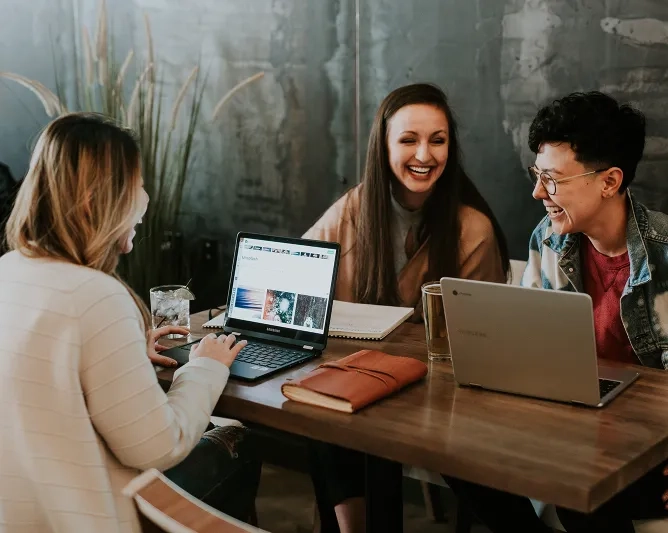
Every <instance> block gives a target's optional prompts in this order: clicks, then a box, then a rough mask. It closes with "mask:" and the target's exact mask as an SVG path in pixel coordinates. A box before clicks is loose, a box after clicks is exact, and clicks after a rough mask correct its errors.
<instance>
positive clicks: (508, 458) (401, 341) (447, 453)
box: [158, 312, 668, 512]
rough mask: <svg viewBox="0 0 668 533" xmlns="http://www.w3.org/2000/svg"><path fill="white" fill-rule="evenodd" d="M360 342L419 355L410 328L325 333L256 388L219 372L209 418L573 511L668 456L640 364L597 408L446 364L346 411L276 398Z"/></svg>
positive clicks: (194, 326) (654, 384) (420, 335)
mask: <svg viewBox="0 0 668 533" xmlns="http://www.w3.org/2000/svg"><path fill="white" fill-rule="evenodd" d="M207 318H208V317H207V313H206V312H202V313H197V314H194V315H192V317H191V331H192V338H193V339H194V338H198V337H201V336H203V335H205V334H206V333H210V332H211V331H215V330H207V329H203V328H202V327H201V326H202V324H203V323H204V322H205V321H206V320H207ZM161 342H162V343H163V344H164V343H169V344H171V345H176V344H182V343H183V342H185V340H183V341H164V342H163V341H161ZM364 348H372V349H379V350H382V351H384V352H386V353H389V354H393V355H404V356H411V357H415V358H417V359H420V360H422V361H425V362H428V359H427V352H426V344H425V339H424V326H422V325H421V324H409V323H405V324H403V325H401V326H400V327H399V328H397V329H396V330H395V331H394V332H392V333H391V334H390V335H389V336H388V337H386V338H385V339H384V340H382V341H358V340H348V339H337V338H330V339H329V341H328V344H327V348H326V350H325V352H324V354H323V355H322V357H318V358H316V359H315V360H313V361H310V362H308V363H305V364H303V365H301V366H297V367H294V368H291V369H288V370H284V371H282V372H280V373H278V374H276V375H274V376H272V377H270V378H267V379H265V380H262V381H259V382H257V383H245V382H241V381H236V380H233V379H230V381H229V382H228V385H227V386H226V387H225V391H224V393H223V395H222V396H221V398H220V401H219V402H218V405H217V406H216V409H215V411H214V414H215V415H218V416H224V417H229V418H236V419H240V420H243V421H248V422H252V423H255V424H261V425H264V426H267V427H271V428H275V429H279V430H282V431H287V432H290V433H294V434H298V435H302V436H306V437H310V438H314V439H318V440H321V441H325V442H329V443H333V444H338V445H340V446H345V447H348V448H352V449H355V450H358V451H361V452H365V453H368V454H372V455H375V456H377V457H381V458H384V459H389V460H391V461H396V462H400V463H403V464H407V465H412V466H417V467H422V468H425V469H428V470H431V471H434V472H441V473H445V474H448V475H451V476H455V477H459V478H462V479H465V480H468V481H473V482H476V483H480V484H483V485H487V486H489V487H493V488H496V489H501V490H506V491H509V492H512V493H515V494H521V495H524V496H529V497H531V498H536V499H538V500H541V501H544V502H547V503H554V504H557V505H560V506H563V507H567V508H571V509H574V510H577V511H584V512H587V511H591V510H593V509H595V508H596V507H598V506H599V505H601V504H602V503H604V502H605V501H607V500H608V499H610V498H611V497H612V496H613V495H614V494H616V493H617V492H619V491H620V490H621V489H623V488H624V487H626V486H627V485H629V484H630V483H631V482H633V481H635V480H636V479H638V478H639V477H641V476H642V475H643V474H644V473H646V472H648V471H649V470H650V469H652V468H653V467H655V466H657V465H658V464H659V463H661V462H662V461H664V460H665V459H666V458H668V372H663V371H660V370H653V369H648V368H644V367H640V366H638V367H635V366H634V369H636V370H638V371H639V372H640V373H641V377H640V378H639V379H638V380H637V381H636V383H634V384H633V385H632V386H631V387H630V388H629V389H627V390H626V391H624V392H623V393H622V394H621V395H619V396H618V397H617V398H615V399H614V400H613V401H612V402H611V403H610V404H609V405H608V406H606V407H604V408H602V409H594V408H588V407H578V406H572V405H569V404H563V403H558V402H550V401H544V400H538V399H532V398H524V397H520V396H514V395H510V394H502V393H496V392H491V391H484V390H477V389H471V388H467V387H460V386H458V385H457V384H456V382H455V381H454V378H453V374H452V366H451V364H450V363H449V362H428V364H429V373H428V375H427V377H426V378H425V379H424V380H422V381H421V382H419V383H417V384H414V385H412V386H410V387H408V388H407V389H405V390H403V391H400V392H399V393H397V394H395V395H393V396H391V397H389V398H386V399H384V400H382V401H380V402H378V403H376V404H374V405H371V406H369V407H367V408H365V409H363V410H361V411H359V412H358V413H356V414H353V415H350V414H345V413H339V412H336V411H330V410H327V409H323V408H319V407H313V406H308V405H304V404H299V403H296V402H293V401H290V400H287V399H286V398H285V397H284V396H283V395H282V394H281V385H282V384H283V383H284V382H285V381H286V380H287V379H291V378H293V379H294V378H296V377H299V376H301V375H303V374H305V373H307V372H309V371H310V370H312V369H313V368H315V367H316V366H318V365H319V364H321V363H322V362H324V361H327V360H336V359H340V358H341V357H344V356H346V355H348V354H350V353H353V352H355V351H357V350H359V349H364ZM527 349H530V347H527ZM537 349H540V348H539V347H538V348H537ZM173 372H174V371H173V370H162V371H160V372H159V373H158V378H159V379H160V380H162V381H171V379H172V374H173Z"/></svg>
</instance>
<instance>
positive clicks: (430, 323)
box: [422, 281, 451, 361]
mask: <svg viewBox="0 0 668 533" xmlns="http://www.w3.org/2000/svg"><path fill="white" fill-rule="evenodd" d="M422 310H423V314H424V329H425V331H426V335H427V352H428V355H429V360H430V361H449V360H450V357H451V356H450V341H449V340H448V330H447V328H446V325H445V310H444V309H443V295H442V294H441V284H440V283H439V282H437V281H430V282H428V283H425V284H424V285H422Z"/></svg>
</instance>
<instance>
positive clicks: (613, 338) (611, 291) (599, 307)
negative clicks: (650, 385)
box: [581, 235, 639, 364]
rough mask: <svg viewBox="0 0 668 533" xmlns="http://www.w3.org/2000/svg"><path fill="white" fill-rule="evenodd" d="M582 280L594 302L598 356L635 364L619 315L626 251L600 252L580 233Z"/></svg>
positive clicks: (627, 265) (626, 272)
mask: <svg viewBox="0 0 668 533" xmlns="http://www.w3.org/2000/svg"><path fill="white" fill-rule="evenodd" d="M581 242H582V266H583V269H582V270H583V272H582V281H583V283H584V290H585V292H586V293H587V294H588V295H589V296H591V299H592V301H593V304H594V333H595V336H596V354H597V355H598V357H599V359H612V360H615V361H622V362H624V363H634V364H638V363H639V361H638V357H637V356H636V354H635V352H634V351H633V348H632V347H631V343H630V342H629V338H628V336H627V334H626V331H625V330H624V325H623V324H622V318H621V315H620V307H619V306H620V304H619V299H620V298H621V296H622V292H623V291H624V287H625V286H626V281H627V280H628V279H629V274H630V263H629V253H628V252H625V253H623V254H622V255H618V256H616V257H608V256H607V255H603V254H602V253H600V252H599V251H597V250H596V248H594V245H593V244H592V243H591V241H590V240H589V239H588V238H587V237H586V236H584V235H583V236H582V238H581Z"/></svg>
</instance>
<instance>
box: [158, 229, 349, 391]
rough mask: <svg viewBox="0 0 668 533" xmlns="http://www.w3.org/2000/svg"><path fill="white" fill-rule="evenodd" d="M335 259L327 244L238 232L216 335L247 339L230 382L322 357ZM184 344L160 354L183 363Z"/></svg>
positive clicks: (333, 245) (333, 247)
mask: <svg viewBox="0 0 668 533" xmlns="http://www.w3.org/2000/svg"><path fill="white" fill-rule="evenodd" d="M339 256H340V247H339V245H338V244H337V243H333V242H324V241H312V240H306V239H290V238H286V237H275V236H270V235H260V234H254V233H239V234H238V235H237V241H236V247H235V250H234V260H233V262H232V275H231V276H230V288H229V291H228V297H227V315H226V318H225V326H224V329H223V331H222V332H221V333H218V335H222V334H223V333H225V334H230V333H234V334H235V335H236V336H237V338H238V339H239V340H243V339H245V340H247V341H248V345H247V346H246V347H245V348H244V349H243V350H241V352H240V353H239V355H238V356H237V358H236V360H235V361H234V363H232V367H231V368H230V375H231V376H232V377H235V378H238V379H242V380H246V381H255V380H258V379H260V378H263V377H266V376H269V375H271V374H275V373H276V372H279V371H281V370H283V369H285V368H289V367H291V366H295V365H298V364H300V363H303V362H305V361H308V360H310V359H313V358H315V357H317V356H318V355H320V354H321V353H322V351H323V350H324V349H325V346H326V345H327V333H328V330H329V320H330V318H331V314H332V303H333V301H334V297H333V296H334V288H335V283H336V274H337V271H338V266H339ZM196 342H197V341H196ZM191 344H194V343H189V344H185V345H183V346H179V347H176V348H171V349H169V350H166V351H164V352H162V354H163V355H166V356H167V357H172V358H173V359H176V361H177V362H178V363H179V365H183V364H185V363H187V362H188V357H189V354H190V347H191V346H190V345H191Z"/></svg>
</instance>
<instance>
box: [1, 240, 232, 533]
mask: <svg viewBox="0 0 668 533" xmlns="http://www.w3.org/2000/svg"><path fill="white" fill-rule="evenodd" d="M228 376H229V370H228V369H227V367H226V366H224V365H223V364H221V363H219V362H217V361H214V360H212V359H205V358H199V359H196V360H194V361H192V362H190V363H188V364H187V365H185V366H184V367H182V368H181V369H179V370H178V371H177V372H176V373H175V376H174V383H173V385H172V387H171V390H170V391H169V393H168V394H165V393H164V392H163V391H162V389H161V388H160V386H159V385H158V381H157V379H156V375H155V371H154V369H153V366H152V365H151V363H150V361H149V360H148V357H147V356H146V339H145V337H144V334H143V332H142V329H141V327H140V321H139V313H138V310H137V308H136V307H135V305H134V303H133V301H132V299H131V297H130V295H129V294H128V292H127V291H126V290H125V288H124V287H123V286H122V285H121V284H120V283H119V282H118V281H116V280H115V279H114V278H112V277H110V276H107V275H105V274H103V273H101V272H99V271H96V270H91V269H88V268H85V267H80V266H76V265H72V264H69V263H64V262H56V261H49V260H43V259H30V258H27V257H24V256H22V255H21V254H19V253H18V252H10V253H9V254H6V255H4V256H3V257H1V258H0V532H3V533H4V532H7V533H19V532H20V533H32V532H35V533H36V532H40V533H43V532H48V531H58V532H63V533H65V532H67V533H73V532H94V533H106V532H114V533H116V532H125V531H139V526H138V522H137V518H136V515H135V512H134V508H133V505H132V502H131V501H130V500H127V499H126V498H124V497H123V496H122V495H121V489H122V488H123V487H124V486H125V484H126V483H127V482H128V481H130V479H132V477H134V476H135V475H136V474H137V472H138V470H143V469H147V468H151V467H155V468H158V469H160V470H164V469H166V468H169V467H171V466H174V465H176V464H177V463H179V462H180V461H181V460H182V459H183V458H184V457H185V456H186V455H187V454H188V453H189V452H190V451H191V450H192V448H193V447H194V446H195V444H196V443H197V442H198V441H199V439H200V436H201V435H202V433H203V431H204V430H205V428H206V425H207V423H208V421H209V416H210V415H211V412H212V410H213V407H214V405H215V404H216V401H217V400H218V398H219V396H220V394H221V393H222V391H223V388H224V386H225V384H226V383H227V378H228Z"/></svg>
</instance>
